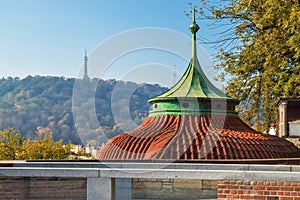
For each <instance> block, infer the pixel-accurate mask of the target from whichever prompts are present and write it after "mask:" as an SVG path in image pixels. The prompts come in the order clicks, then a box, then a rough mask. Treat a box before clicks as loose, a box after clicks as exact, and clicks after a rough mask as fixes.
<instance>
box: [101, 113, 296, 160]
mask: <svg viewBox="0 0 300 200" xmlns="http://www.w3.org/2000/svg"><path fill="white" fill-rule="evenodd" d="M292 157H300V150H299V149H298V148H297V147H296V146H294V145H293V144H292V143H290V142H288V141H286V140H284V139H282V138H279V137H276V136H272V135H267V134H262V133H258V132H256V131H255V130H253V129H251V128H250V127H249V126H247V125H246V124H245V123H244V122H243V121H242V120H241V119H240V118H239V117H238V116H227V117H224V116H214V117H212V116H209V115H202V116H199V115H178V116H155V117H147V118H146V120H145V121H144V123H143V124H142V125H140V126H139V127H138V128H137V129H135V130H132V131H129V132H126V133H123V134H121V135H119V136H116V137H115V138H112V139H111V140H109V141H108V142H107V143H106V144H105V146H104V147H102V149H101V150H100V152H99V154H98V159H151V160H155V159H174V160H199V159H204V160H214V159H270V158H292Z"/></svg>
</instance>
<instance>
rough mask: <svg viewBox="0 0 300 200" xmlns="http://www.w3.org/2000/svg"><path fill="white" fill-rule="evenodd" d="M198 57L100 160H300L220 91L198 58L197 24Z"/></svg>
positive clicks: (194, 55) (294, 151)
mask: <svg viewBox="0 0 300 200" xmlns="http://www.w3.org/2000/svg"><path fill="white" fill-rule="evenodd" d="M189 29H190V31H191V32H192V57H191V59H190V62H189V65H188V67H187V70H186V71H185V73H184V74H183V76H182V78H181V79H180V80H179V81H178V82H177V83H176V84H175V85H174V86H173V87H172V88H171V89H170V90H168V91H167V92H165V93H163V94H161V95H159V96H156V97H154V98H151V99H149V103H150V104H151V105H152V106H151V109H150V114H149V116H148V117H147V118H146V119H145V121H144V123H142V124H141V125H140V126H139V127H137V128H136V129H134V130H131V131H128V132H125V133H123V134H121V135H118V136H116V137H114V138H112V139H110V140H109V141H108V142H107V143H106V144H105V145H104V146H103V147H102V148H101V150H100V151H99V154H98V159H131V160H139V159H142V160H165V159H167V160H169V159H171V160H193V161H197V160H216V159H224V160H228V159H230V160H231V159H270V158H291V157H300V150H299V149H298V148H297V147H296V146H294V145H293V144H292V143H291V142H288V141H286V140H284V139H282V138H279V137H277V136H272V135H266V134H262V133H259V132H256V131H255V130H253V129H252V128H250V127H249V126H248V125H247V124H245V123H244V122H243V121H242V120H241V119H240V118H239V117H238V114H237V113H236V112H235V106H236V105H237V104H238V103H239V102H238V101H237V100H235V99H233V98H231V97H229V96H227V95H226V94H224V93H223V92H221V91H220V90H219V89H218V88H216V87H215V86H214V85H213V84H212V83H211V82H210V81H209V80H208V78H207V77H206V76H205V74H204V72H203V70H202V69H201V66H200V64H199V61H198V58H197V49H196V33H197V31H198V30H199V26H198V25H197V23H196V20H195V10H193V21H192V24H191V25H190V26H189Z"/></svg>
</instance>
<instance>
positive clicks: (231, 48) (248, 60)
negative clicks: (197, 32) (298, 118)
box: [199, 0, 300, 131]
mask: <svg viewBox="0 0 300 200" xmlns="http://www.w3.org/2000/svg"><path fill="white" fill-rule="evenodd" d="M201 3H202V6H201V8H200V9H199V13H200V14H201V15H202V17H203V16H204V17H205V18H206V19H212V20H216V23H214V26H218V27H219V28H220V27H221V29H219V30H222V32H221V34H220V36H221V37H220V38H218V39H217V40H215V41H210V42H211V43H214V44H217V46H216V47H218V49H219V53H218V55H217V57H216V58H217V60H218V62H217V65H218V66H217V67H218V69H219V70H221V76H220V77H221V78H222V79H223V80H225V81H227V83H228V84H227V86H226V90H227V92H228V94H229V95H231V96H232V97H234V98H236V99H238V100H240V101H241V103H240V105H239V107H238V111H239V112H240V115H241V117H242V118H243V119H244V120H245V121H246V122H248V123H249V124H250V125H254V126H255V127H256V129H257V130H259V131H266V130H268V128H269V126H270V123H272V122H275V121H276V113H277V111H276V101H277V99H278V97H280V96H300V5H299V2H298V1H293V0H236V1H233V0H227V1H220V2H219V3H220V4H215V3H214V4H211V3H212V2H209V1H204V0H201ZM211 5H214V6H211ZM216 5H217V6H216Z"/></svg>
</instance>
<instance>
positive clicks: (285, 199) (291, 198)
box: [279, 197, 294, 200]
mask: <svg viewBox="0 0 300 200" xmlns="http://www.w3.org/2000/svg"><path fill="white" fill-rule="evenodd" d="M279 200H294V198H293V197H280V199H279Z"/></svg>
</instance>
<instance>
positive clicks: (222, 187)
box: [218, 184, 227, 189]
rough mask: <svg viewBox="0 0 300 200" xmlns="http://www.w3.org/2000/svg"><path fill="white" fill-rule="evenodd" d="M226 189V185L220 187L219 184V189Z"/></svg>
mask: <svg viewBox="0 0 300 200" xmlns="http://www.w3.org/2000/svg"><path fill="white" fill-rule="evenodd" d="M226 188H227V186H226V185H219V184H218V189H226Z"/></svg>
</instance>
